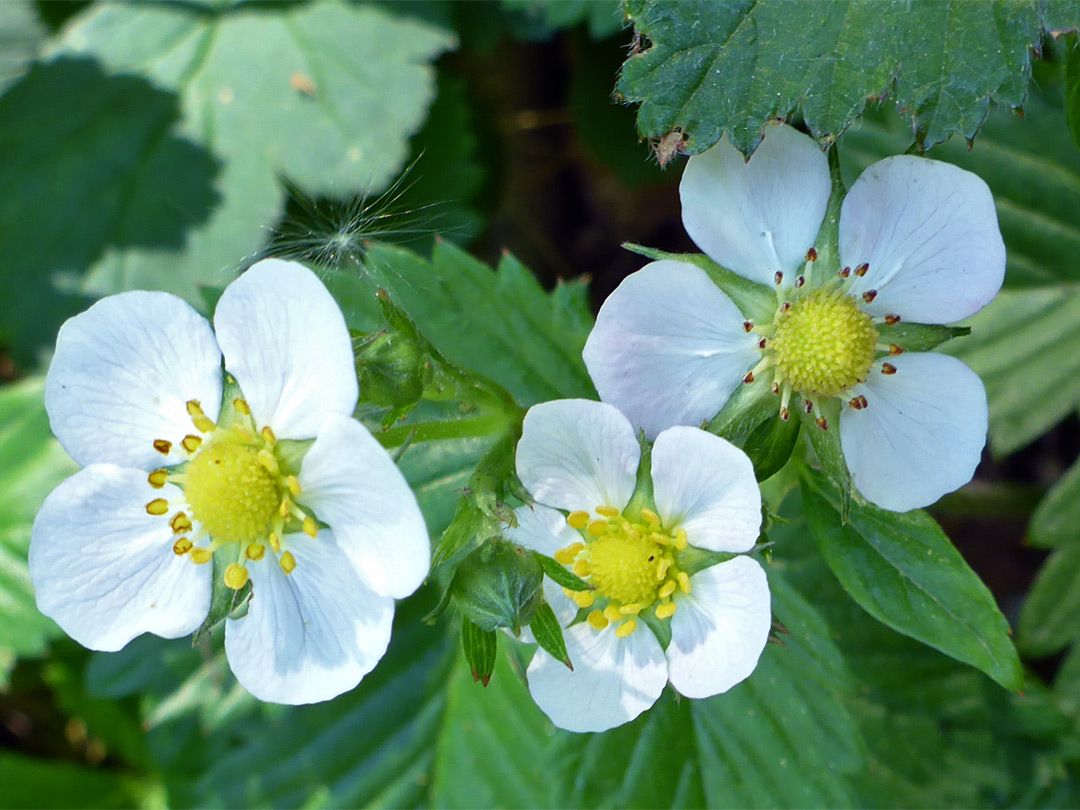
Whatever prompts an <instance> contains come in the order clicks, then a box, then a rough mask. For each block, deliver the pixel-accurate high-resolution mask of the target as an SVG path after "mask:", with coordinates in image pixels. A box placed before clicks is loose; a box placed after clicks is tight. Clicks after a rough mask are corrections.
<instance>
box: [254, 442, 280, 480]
mask: <svg viewBox="0 0 1080 810" xmlns="http://www.w3.org/2000/svg"><path fill="white" fill-rule="evenodd" d="M256 457H257V458H258V459H259V463H260V464H262V465H263V466H264V467H266V471H267V472H268V473H270V474H271V475H277V474H278V472H280V470H279V468H278V463H277V459H276V458H274V454H273V453H271V452H270V451H269V450H267V449H266V448H265V447H264V448H263V449H262V450H260V451H259V452H258V453H257V454H256Z"/></svg>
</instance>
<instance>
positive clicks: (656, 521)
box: [641, 507, 660, 528]
mask: <svg viewBox="0 0 1080 810" xmlns="http://www.w3.org/2000/svg"><path fill="white" fill-rule="evenodd" d="M641 516H642V517H643V518H645V522H646V523H648V524H649V526H651V527H653V528H656V527H657V526H659V525H660V516H659V515H658V514H656V512H654V511H653V510H652V509H649V508H647V507H642V508H641Z"/></svg>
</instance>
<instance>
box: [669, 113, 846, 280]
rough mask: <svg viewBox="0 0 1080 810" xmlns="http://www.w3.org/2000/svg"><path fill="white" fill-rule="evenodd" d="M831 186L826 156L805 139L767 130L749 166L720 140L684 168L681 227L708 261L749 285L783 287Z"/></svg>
mask: <svg viewBox="0 0 1080 810" xmlns="http://www.w3.org/2000/svg"><path fill="white" fill-rule="evenodd" d="M831 190H832V184H831V182H830V180H829V161H828V158H827V157H826V156H825V153H824V152H822V151H821V149H820V148H818V145H817V144H816V143H814V141H813V140H812V139H811V138H810V137H809V136H807V135H803V134H802V133H801V132H799V131H798V130H796V129H794V128H792V127H788V126H779V127H766V128H765V139H764V140H763V141H762V142H761V145H760V146H759V147H758V148H757V151H755V152H754V154H753V156H751V158H750V161H749V162H747V161H746V160H745V159H744V158H743V156H742V154H740V152H739V150H738V149H736V148H735V147H734V146H732V145H731V141H729V140H728V137H727V136H726V135H725V136H724V138H723V140H721V141H720V143H718V144H716V146H713V147H712V148H711V149H708V150H706V151H705V152H702V153H701V154H700V155H694V156H693V157H692V158H690V160H689V161H687V163H686V169H685V171H683V176H682V183H681V184H680V185H679V195H680V197H681V198H682V217H683V226H684V227H685V228H686V232H687V233H688V234H690V238H691V239H693V240H694V243H695V244H696V245H697V246H698V247H699V248H701V249H702V250H703V251H704V252H705V253H706V254H707V255H708V256H709V258H710V259H712V260H713V261H715V262H717V263H718V264H721V265H723V266H724V267H726V268H728V269H729V270H732V271H734V272H736V273H738V274H739V275H740V276H743V277H744V278H748V279H750V280H751V281H757V282H759V283H761V284H773V283H774V282H773V276H774V275H775V273H776V272H777V271H782V272H783V273H784V276H785V278H784V285H785V286H787V285H788V284H790V283H791V282H792V281H794V280H795V275H796V274H795V272H794V271H795V270H797V269H798V268H799V267H800V266H801V265H802V263H803V262H804V261H805V257H806V251H807V250H809V249H810V248H811V247H813V245H814V239H815V238H816V237H817V233H818V230H819V229H820V228H821V221H822V220H823V219H824V218H825V208H826V206H827V205H828V202H829V194H830V192H831Z"/></svg>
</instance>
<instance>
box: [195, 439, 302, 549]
mask: <svg viewBox="0 0 1080 810" xmlns="http://www.w3.org/2000/svg"><path fill="white" fill-rule="evenodd" d="M184 494H185V495H186V496H187V501H188V504H189V505H190V507H191V513H192V515H193V516H194V517H195V519H196V520H198V521H199V522H200V523H202V525H203V526H204V527H205V528H206V530H207V531H208V532H209V533H210V536H211V537H213V538H214V539H215V540H217V541H219V542H223V543H237V542H244V541H247V542H250V541H253V540H257V539H259V538H261V537H265V536H266V533H267V532H268V531H269V529H270V521H271V519H272V518H273V516H274V514H275V512H276V510H277V506H278V503H279V500H280V497H281V495H280V493H279V492H278V487H277V485H276V484H275V482H274V479H273V477H272V476H271V474H270V472H269V471H268V470H267V469H266V467H265V466H264V465H263V464H262V463H260V460H259V457H258V453H256V451H255V450H254V448H251V447H245V446H243V445H237V444H231V443H223V442H215V443H213V444H211V445H210V446H209V447H207V448H206V449H204V450H203V451H202V452H201V453H199V454H198V455H197V456H195V458H194V459H193V460H192V461H191V463H190V464H189V465H188V467H187V483H186V486H185V487H184Z"/></svg>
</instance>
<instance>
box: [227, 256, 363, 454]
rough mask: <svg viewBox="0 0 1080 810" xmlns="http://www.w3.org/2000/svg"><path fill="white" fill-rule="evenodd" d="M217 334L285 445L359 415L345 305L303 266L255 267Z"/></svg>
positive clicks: (260, 414)
mask: <svg viewBox="0 0 1080 810" xmlns="http://www.w3.org/2000/svg"><path fill="white" fill-rule="evenodd" d="M214 328H215V329H216V330H217V338H218V343H219V344H220V345H221V351H222V352H224V354H225V368H226V370H228V371H229V373H231V374H232V375H233V376H235V377H236V380H237V382H239V383H240V387H241V389H243V392H244V397H245V399H247V402H248V405H250V406H251V413H252V415H253V416H254V417H255V420H256V422H258V423H259V424H260V425H269V426H270V427H271V428H273V430H274V432H275V433H276V434H277V435H278V437H279V438H284V439H310V438H312V437H314V436H316V435H317V434H318V432H319V428H321V427H322V424H323V422H325V421H326V420H327V418H329V417H330V416H334V415H338V416H351V415H352V412H353V409H354V408H355V407H356V400H357V397H358V396H359V388H358V384H357V382H356V368H355V366H354V365H353V362H354V361H353V353H352V339H351V338H350V337H349V330H348V328H346V326H345V318H344V317H343V316H342V314H341V310H340V309H339V308H338V305H337V303H336V302H335V301H334V299H333V297H332V296H331V295H330V293H329V292H327V290H326V287H324V286H323V283H322V282H321V281H319V279H318V277H317V276H316V275H315V274H314V273H312V272H311V271H310V270H308V269H307V268H306V267H304V266H303V265H301V264H297V263H296V262H285V261H281V260H279V259H264V260H263V261H261V262H258V263H257V264H254V265H252V266H251V268H250V269H249V270H248V271H247V272H246V273H244V274H243V275H242V276H240V278H238V279H237V280H236V281H234V282H233V283H232V284H230V285H229V286H228V287H227V288H226V289H225V292H224V293H223V294H222V296H221V300H220V301H219V302H218V305H217V311H216V312H215V314H214Z"/></svg>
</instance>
